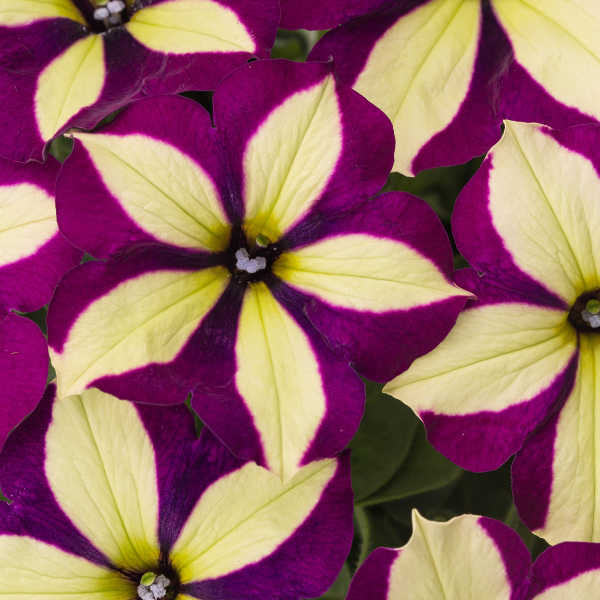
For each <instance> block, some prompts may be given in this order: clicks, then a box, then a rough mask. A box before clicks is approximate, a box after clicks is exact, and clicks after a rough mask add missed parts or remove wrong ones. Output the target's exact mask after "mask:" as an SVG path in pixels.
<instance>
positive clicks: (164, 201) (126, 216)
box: [56, 96, 229, 258]
mask: <svg viewBox="0 0 600 600" xmlns="http://www.w3.org/2000/svg"><path fill="white" fill-rule="evenodd" d="M157 115H160V118H157ZM190 130H193V131H194V135H190V134H189V132H190ZM104 131H106V133H104ZM75 137H76V139H75V144H74V148H73V152H72V153H71V155H70V156H69V158H67V160H66V161H65V163H64V165H63V168H62V170H61V172H60V175H59V177H58V181H57V182H56V206H57V214H58V221H59V223H60V228H61V231H62V232H63V233H64V235H65V236H66V237H67V238H69V239H70V240H71V241H72V242H73V243H74V244H75V245H77V246H78V247H80V248H84V249H85V250H86V251H87V252H89V253H90V254H92V255H93V256H96V257H98V258H109V257H110V256H111V255H113V254H116V253H118V252H120V251H122V250H130V249H133V248H139V247H140V246H143V245H156V244H157V243H160V242H162V243H172V244H178V243H179V244H183V245H184V246H185V247H191V248H199V247H200V248H201V247H208V246H214V247H219V248H220V247H222V245H223V244H226V243H227V240H228V238H229V233H228V232H224V236H223V239H222V240H219V239H216V238H215V237H214V234H212V233H210V231H209V230H207V229H206V227H207V226H210V225H212V226H213V229H215V230H219V231H222V230H223V227H224V223H227V222H228V218H227V216H226V212H225V211H227V210H228V207H227V206H226V205H221V202H222V201H224V200H225V199H227V197H228V196H227V187H226V182H227V176H226V173H225V170H224V166H223V162H222V160H221V154H222V149H221V146H220V144H219V141H218V139H217V135H216V132H215V131H214V129H213V127H212V123H211V120H210V115H209V114H208V113H207V112H206V110H204V109H203V108H202V107H201V106H200V105H199V104H197V103H196V102H193V101H192V100H188V99H186V98H181V97H179V96H164V97H159V98H148V99H145V100H141V101H138V102H136V103H135V104H133V105H131V106H130V107H128V108H126V109H124V110H123V111H122V112H121V113H119V115H118V116H117V117H116V118H115V120H114V121H113V122H112V123H111V125H110V128H109V129H105V130H102V133H98V134H84V133H81V134H79V133H78V134H75ZM140 141H143V142H144V144H143V147H142V148H139V147H138V146H139V143H140ZM132 144H133V145H132ZM137 152H139V153H140V154H139V155H138V154H137ZM132 181H135V182H136V185H135V186H133V185H132V183H131V182H132ZM199 219H200V221H199ZM204 220H206V222H204ZM209 228H210V227H209ZM207 245H208V246H207Z"/></svg>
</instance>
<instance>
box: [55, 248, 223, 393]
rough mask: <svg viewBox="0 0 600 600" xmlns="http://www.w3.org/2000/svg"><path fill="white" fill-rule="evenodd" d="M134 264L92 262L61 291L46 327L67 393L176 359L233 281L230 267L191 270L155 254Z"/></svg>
mask: <svg viewBox="0 0 600 600" xmlns="http://www.w3.org/2000/svg"><path fill="white" fill-rule="evenodd" d="M183 262H185V260H184V261H183ZM133 263H134V264H132V261H129V262H124V263H108V264H106V263H86V264H85V265H82V266H81V267H79V268H78V269H76V270H74V271H72V272H71V273H69V275H68V276H67V277H66V278H65V279H63V281H62V283H61V287H60V289H59V290H57V293H56V295H55V298H54V300H53V302H52V306H51V308H50V313H49V316H48V327H49V331H50V334H49V341H50V348H51V349H50V352H51V357H52V364H53V365H55V368H56V370H57V373H58V374H59V375H58V387H59V394H60V395H61V397H63V396H66V395H72V394H77V393H81V392H82V391H83V390H84V389H86V387H88V386H90V385H92V384H93V383H94V382H95V381H96V380H98V379H101V378H105V377H107V376H117V375H121V374H127V373H128V372H131V371H134V370H136V369H139V368H141V367H145V366H147V365H149V364H156V363H158V364H167V363H170V362H171V361H173V360H174V359H175V358H176V357H177V355H178V354H179V352H180V351H181V349H182V348H183V347H184V346H185V344H186V343H187V342H188V341H189V339H190V338H191V336H192V335H193V334H194V332H195V330H196V329H197V328H198V326H199V325H200V323H201V322H202V320H203V319H204V318H205V316H206V314H207V313H208V312H209V311H210V310H211V309H212V308H213V307H214V305H215V304H216V302H217V301H218V300H219V298H220V297H221V295H222V294H223V292H224V290H225V288H226V286H227V283H228V277H229V273H228V271H227V270H226V269H225V268H224V267H213V268H208V269H202V266H203V265H201V264H198V265H197V266H196V268H194V262H193V260H192V261H191V262H188V266H187V268H185V265H182V266H177V262H174V261H173V260H169V259H168V258H167V259H166V260H165V258H164V257H161V256H160V254H158V255H157V254H154V255H151V256H150V255H148V256H147V257H146V261H133ZM198 269H201V270H198ZM83 294H85V296H87V299H85V300H84V299H83V298H85V296H83ZM82 296H83V298H82ZM74 304H75V306H74ZM57 324H59V325H58V327H57Z"/></svg>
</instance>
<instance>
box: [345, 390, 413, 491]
mask: <svg viewBox="0 0 600 600" xmlns="http://www.w3.org/2000/svg"><path fill="white" fill-rule="evenodd" d="M365 385H366V387H367V403H366V406H365V414H364V416H363V418H362V421H361V423H360V427H359V429H358V431H357V432H356V435H355V436H354V438H352V441H351V442H350V444H349V447H350V448H352V457H351V461H352V488H353V489H354V498H355V501H356V502H359V501H361V500H363V499H365V498H367V497H369V496H371V495H373V494H374V493H375V492H377V491H378V490H379V489H380V488H382V487H383V486H384V485H385V484H386V483H388V482H389V481H390V479H391V478H392V477H393V476H394V473H395V472H396V471H397V470H398V469H399V467H400V465H401V464H402V463H403V462H404V460H405V459H406V456H407V455H408V451H409V449H410V446H411V442H412V440H413V437H414V435H415V431H416V429H417V425H418V423H419V419H418V418H417V417H416V416H415V415H414V413H413V412H412V410H411V409H410V408H408V407H407V406H406V405H404V404H402V402H400V401H399V400H396V399H395V398H392V397H391V396H388V395H387V394H384V393H382V391H381V390H382V388H383V386H382V385H381V384H378V383H373V382H370V381H365Z"/></svg>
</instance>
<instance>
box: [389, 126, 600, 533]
mask: <svg viewBox="0 0 600 600" xmlns="http://www.w3.org/2000/svg"><path fill="white" fill-rule="evenodd" d="M599 143H600V127H598V126H596V125H582V126H579V127H573V128H571V129H567V130H565V131H562V132H557V131H552V130H550V129H548V128H545V127H543V126H539V125H526V124H521V123H512V122H507V123H506V129H505V132H504V137H503V139H502V141H501V142H500V143H499V144H498V145H497V146H495V147H494V148H493V149H492V151H491V152H490V153H489V155H488V157H487V158H486V159H485V161H484V163H483V165H482V167H481V169H480V170H479V171H478V172H477V174H476V175H475V176H474V177H473V179H472V180H471V181H470V182H469V184H468V185H467V186H466V187H465V188H464V190H463V192H462V193H461V195H460V197H459V199H458V202H457V205H456V209H455V213H454V216H453V228H454V234H455V237H456V240H457V244H458V248H459V250H460V251H461V253H462V254H463V255H464V256H465V258H466V259H467V261H468V262H469V263H470V264H471V265H473V267H474V268H475V269H477V271H480V272H481V276H479V275H478V274H477V272H475V271H474V270H472V269H467V270H463V271H459V272H458V273H457V282H458V283H459V284H460V285H461V286H462V287H464V288H465V289H468V290H470V291H471V292H473V294H475V295H476V296H477V298H478V299H477V301H476V302H470V303H469V304H468V305H467V307H466V310H465V311H464V312H463V313H462V314H461V315H460V316H459V318H458V321H457V324H456V327H455V328H454V330H453V331H452V332H451V334H450V335H449V336H448V338H446V340H445V341H444V342H443V343H442V344H441V345H440V346H439V347H438V348H436V349H435V350H434V351H433V352H432V353H431V354H430V355H429V356H427V357H423V358H420V359H418V360H417V361H415V363H414V364H413V365H412V367H411V368H410V369H409V370H408V371H407V372H406V373H404V374H402V375H400V376H399V377H398V378H396V379H395V380H394V381H392V382H391V383H389V384H388V385H387V387H386V391H387V392H388V393H390V394H392V395H394V396H396V397H397V398H400V399H402V400H403V401H404V402H405V403H407V404H408V405H409V406H410V407H411V408H413V410H415V412H417V414H418V415H419V416H420V417H421V419H422V420H423V422H424V423H425V426H426V428H427V431H428V438H429V440H430V441H431V443H432V444H433V445H434V446H435V447H436V448H437V449H438V450H440V452H442V453H443V454H445V455H446V456H447V457H449V458H450V459H451V460H453V461H455V462H457V463H458V464H460V465H461V466H463V467H465V468H467V469H471V470H474V471H485V470H490V469H495V468H497V467H498V466H500V465H501V464H502V463H504V462H505V461H506V460H507V459H508V458H509V457H510V455H512V454H514V453H515V452H517V456H516V459H515V461H514V463H513V466H512V476H513V493H514V496H515V503H516V505H517V508H518V510H519V516H520V517H521V519H522V520H523V522H524V523H525V524H526V525H527V526H528V527H529V528H530V529H531V530H533V531H534V532H535V533H537V534H538V535H541V536H543V537H545V538H546V539H547V540H548V541H549V542H550V543H556V542H558V541H562V540H578V541H594V542H596V541H598V540H600V524H599V522H598V517H597V515H598V509H599V508H600V491H599V488H598V486H597V485H596V483H595V482H596V478H597V477H596V475H597V473H598V464H600V450H599V446H598V444H597V443H596V440H597V437H598V432H599V430H598V420H597V405H598V402H599V401H600V396H599V392H598V376H597V373H598V358H599V357H600V329H599V328H598V325H599V324H600V323H598V319H597V314H598V312H599V310H598V309H599V306H597V304H598V302H597V300H598V299H600V270H599V267H598V265H600V210H599V205H598V202H599V198H600V151H599V148H600V145H599Z"/></svg>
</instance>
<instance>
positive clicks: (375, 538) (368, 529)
mask: <svg viewBox="0 0 600 600" xmlns="http://www.w3.org/2000/svg"><path fill="white" fill-rule="evenodd" d="M354 523H355V529H356V533H357V535H358V536H359V538H360V540H361V545H360V553H359V556H358V560H357V565H356V568H358V567H359V566H360V565H361V564H362V563H363V562H364V561H365V560H366V558H367V557H368V556H369V554H371V552H373V550H375V548H399V547H400V546H404V544H406V543H407V542H408V540H409V539H410V534H411V528H410V527H406V526H404V525H403V524H401V523H399V522H398V521H395V520H394V519H392V518H391V517H390V516H389V515H388V514H387V513H386V511H385V510H383V509H382V507H380V506H372V507H366V508H360V507H356V508H355V509H354Z"/></svg>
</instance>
